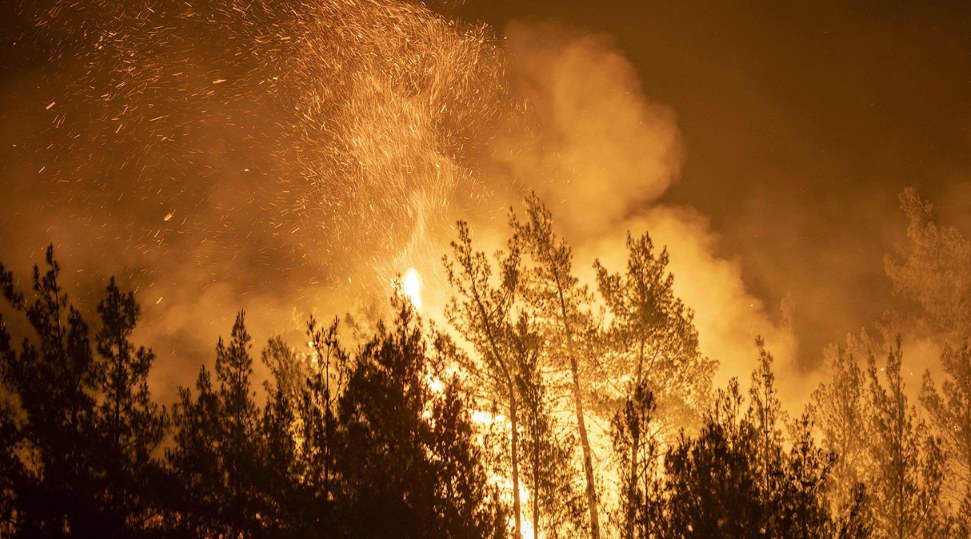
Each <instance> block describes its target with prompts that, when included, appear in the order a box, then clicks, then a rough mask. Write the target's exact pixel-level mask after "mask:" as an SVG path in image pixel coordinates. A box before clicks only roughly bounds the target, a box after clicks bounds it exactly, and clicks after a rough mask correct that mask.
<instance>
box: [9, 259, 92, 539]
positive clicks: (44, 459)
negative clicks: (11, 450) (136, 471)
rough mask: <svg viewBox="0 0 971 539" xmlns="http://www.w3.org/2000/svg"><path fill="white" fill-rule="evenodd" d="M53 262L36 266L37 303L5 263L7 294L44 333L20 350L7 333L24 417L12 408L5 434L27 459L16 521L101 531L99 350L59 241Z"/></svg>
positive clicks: (55, 531)
mask: <svg viewBox="0 0 971 539" xmlns="http://www.w3.org/2000/svg"><path fill="white" fill-rule="evenodd" d="M46 262H47V268H48V269H47V271H46V272H45V273H44V274H43V275H42V274H41V272H40V269H39V268H38V267H37V266H34V275H33V290H34V294H35V296H36V300H35V301H34V302H33V303H28V301H27V299H26V298H25V297H24V295H23V294H22V293H21V292H19V291H17V290H16V289H15V288H14V284H13V283H14V281H13V274H12V273H11V272H10V271H8V270H6V269H5V268H4V267H3V266H2V265H0V288H2V289H3V294H4V297H5V298H6V300H7V302H8V303H9V304H10V305H11V307H13V309H14V310H15V311H18V312H21V313H23V314H24V315H25V316H26V318H27V321H28V323H29V324H30V327H31V328H32V329H33V330H34V331H35V333H36V339H31V338H27V337H25V338H24V340H23V342H22V345H21V346H20V350H19V351H14V350H13V349H12V348H11V347H10V345H9V341H8V340H7V339H6V337H5V338H4V339H3V340H4V341H7V342H5V343H4V350H3V354H2V358H3V364H2V366H0V367H2V375H3V381H4V385H5V386H6V388H7V389H8V390H10V391H11V393H13V394H14V395H16V396H17V401H18V404H19V413H22V414H23V421H22V422H21V421H11V418H10V416H9V415H8V418H7V420H5V421H4V430H6V432H5V437H7V440H8V443H9V442H10V441H12V442H13V444H12V446H11V447H15V448H16V450H17V452H18V453H19V455H18V456H17V457H16V458H18V459H19V460H20V461H21V465H18V466H14V468H15V472H16V473H15V474H14V475H13V476H12V477H11V478H9V480H10V481H11V482H12V483H13V491H14V492H15V493H16V494H15V497H14V501H13V504H14V505H13V509H14V511H15V512H16V521H15V522H14V524H13V527H14V528H16V530H17V533H18V534H19V535H22V536H28V537H56V536H62V535H66V534H69V533H78V534H82V535H83V534H86V533H88V534H92V535H97V533H98V531H99V524H100V522H101V519H100V511H99V505H98V504H97V502H96V499H95V496H94V491H95V489H96V486H95V484H96V475H97V473H98V471H99V468H98V466H97V463H96V462H94V461H93V460H92V457H93V455H92V452H91V451H89V449H91V447H92V444H91V440H92V436H91V433H92V430H93V418H94V409H95V400H94V397H93V395H92V392H93V390H94V386H95V381H96V365H95V358H94V354H93V353H92V350H91V346H90V340H89V336H88V335H89V331H88V325H87V324H86V323H85V322H84V320H83V318H82V317H81V313H80V312H79V311H78V310H77V309H75V308H74V307H73V306H71V305H69V303H68V298H67V294H65V293H63V290H62V288H61V286H60V283H59V282H58V275H59V273H60V266H59V265H58V263H57V262H56V261H55V259H54V249H53V246H51V247H48V248H47V253H46ZM11 415H12V414H11ZM8 458H9V457H8Z"/></svg>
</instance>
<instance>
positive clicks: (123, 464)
mask: <svg viewBox="0 0 971 539" xmlns="http://www.w3.org/2000/svg"><path fill="white" fill-rule="evenodd" d="M98 314H99V315H100V318H101V329H100V330H99V331H98V333H97V335H96V336H95V340H96V348H97V351H98V354H99V355H100V356H101V357H102V358H103V359H104V361H103V363H101V365H100V367H101V368H100V369H99V370H98V380H97V389H98V390H99V391H100V393H101V395H103V399H102V400H101V403H100V404H99V406H98V408H97V410H96V412H95V425H96V427H97V429H98V432H99V435H100V438H101V439H100V444H99V445H100V447H99V448H98V456H99V458H100V459H102V465H103V466H104V469H105V473H106V476H105V477H104V482H105V485H104V487H103V488H104V494H103V500H104V501H103V502H102V503H103V504H104V507H105V517H107V518H105V519H103V521H102V525H103V526H104V527H105V531H106V533H109V534H111V535H119V534H123V535H128V536H131V535H132V534H133V533H135V532H137V531H139V530H141V529H143V528H145V527H146V525H148V524H149V523H150V522H151V521H152V520H153V519H154V518H155V517H156V516H157V515H158V510H157V508H156V507H154V503H153V502H154V501H153V500H150V499H148V498H147V497H146V495H147V494H149V493H151V492H152V491H153V490H154V488H153V485H152V481H153V480H155V478H157V477H158V476H159V470H160V467H161V464H160V462H159V461H158V460H157V459H156V458H155V457H156V455H155V453H156V450H157V449H158V447H159V444H160V443H161V442H162V438H163V436H164V434H165V430H166V426H167V418H166V414H165V410H164V409H162V408H161V407H160V406H159V405H158V404H156V403H155V402H153V401H152V398H151V395H150V393H149V390H148V373H149V371H150V369H151V368H152V363H153V362H154V360H155V355H154V354H153V353H152V351H151V350H147V349H145V348H144V347H139V348H135V345H134V344H132V342H131V341H130V338H131V334H132V331H134V329H135V323H136V321H137V319H138V314H139V308H138V304H137V303H136V302H135V297H134V294H133V293H131V292H129V293H127V294H124V293H122V292H121V290H120V289H119V288H118V287H117V286H116V285H115V280H114V278H112V279H111V281H110V283H109V284H108V288H107V295H106V297H105V299H103V300H102V301H101V303H100V304H99V305H98Z"/></svg>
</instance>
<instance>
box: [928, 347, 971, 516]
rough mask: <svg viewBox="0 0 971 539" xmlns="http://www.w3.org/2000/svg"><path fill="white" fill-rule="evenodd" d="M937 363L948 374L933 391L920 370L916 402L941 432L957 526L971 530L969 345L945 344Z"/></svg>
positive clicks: (929, 376)
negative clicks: (947, 456)
mask: <svg viewBox="0 0 971 539" xmlns="http://www.w3.org/2000/svg"><path fill="white" fill-rule="evenodd" d="M941 365H942V366H943V367H944V372H945V373H947V375H948V378H947V379H946V380H945V381H944V382H943V383H942V384H941V393H938V392H937V388H936V387H935V385H934V380H933V378H932V377H931V373H930V371H925V372H924V384H923V387H922V388H921V393H920V402H921V404H923V405H924V408H925V409H926V410H927V411H928V413H929V414H930V417H931V421H932V422H933V424H934V426H935V427H936V429H937V432H938V433H940V434H941V436H942V438H943V442H944V447H945V448H946V449H947V453H948V455H949V456H950V458H949V460H948V462H949V464H950V466H949V468H948V471H949V474H948V475H949V476H950V477H951V478H952V481H951V482H950V484H951V486H952V488H953V489H954V490H955V492H954V494H955V496H954V497H956V498H957V499H958V504H959V507H960V510H959V513H958V515H957V516H958V521H959V525H960V526H961V529H962V530H963V531H964V532H965V533H966V534H967V533H971V349H969V348H968V344H967V343H965V344H964V345H963V346H962V347H961V348H959V349H954V348H951V347H950V346H947V347H945V349H944V352H943V353H942V354H941Z"/></svg>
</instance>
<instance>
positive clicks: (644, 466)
mask: <svg viewBox="0 0 971 539" xmlns="http://www.w3.org/2000/svg"><path fill="white" fill-rule="evenodd" d="M654 410H655V405H654V395H653V394H652V393H651V392H650V390H648V389H647V384H646V382H644V381H643V380H642V381H641V383H640V384H638V385H637V386H636V387H635V388H634V391H633V394H632V395H629V396H627V397H626V398H625V401H624V406H623V408H621V410H619V411H617V412H616V413H615V414H614V417H613V419H612V420H611V438H612V441H613V449H614V455H615V457H616V458H617V459H618V461H619V462H618V468H619V470H620V488H619V492H618V493H617V494H618V498H619V500H620V503H619V509H618V515H617V517H616V518H615V520H616V521H617V526H618V528H619V529H620V536H621V538H623V539H635V538H637V539H646V538H648V537H656V536H657V534H658V532H659V531H660V530H661V526H662V522H663V521H662V517H663V499H662V498H663V489H662V488H660V485H661V482H660V478H659V477H657V474H658V471H659V470H658V469H657V468H658V464H659V459H658V456H659V455H658V446H659V444H658V442H657V439H656V438H655V437H653V436H650V435H649V432H648V429H649V428H650V426H651V423H652V421H653V414H654Z"/></svg>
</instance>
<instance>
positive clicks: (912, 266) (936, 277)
mask: <svg viewBox="0 0 971 539" xmlns="http://www.w3.org/2000/svg"><path fill="white" fill-rule="evenodd" d="M900 207H901V209H902V210H903V212H904V214H905V215H906V216H907V219H908V221H909V224H908V226H907V238H908V239H909V240H910V242H909V244H907V245H905V246H903V247H902V248H901V253H900V255H901V258H899V259H898V258H895V257H893V256H891V255H887V256H886V258H885V266H886V270H887V275H889V276H890V278H891V280H892V281H893V289H894V293H896V294H902V295H903V296H904V297H906V298H908V299H911V300H914V301H916V302H918V303H919V304H920V305H921V306H922V307H923V309H924V311H925V313H926V314H927V321H928V322H929V323H930V329H932V330H933V331H935V332H936V333H939V334H940V336H941V337H943V338H944V340H945V341H950V342H952V343H954V342H960V341H962V340H964V339H967V338H968V337H969V335H971V242H969V241H968V239H967V238H965V237H964V236H963V235H962V234H961V233H960V232H959V231H958V230H957V229H956V228H954V227H953V226H949V227H945V226H942V225H941V224H939V223H938V222H937V220H936V218H935V216H934V207H933V205H931V204H930V203H929V202H926V201H924V200H922V199H921V198H920V195H919V194H918V193H917V191H916V190H915V189H912V188H908V189H906V190H904V192H903V193H901V194H900Z"/></svg>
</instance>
